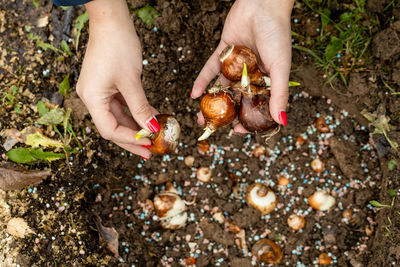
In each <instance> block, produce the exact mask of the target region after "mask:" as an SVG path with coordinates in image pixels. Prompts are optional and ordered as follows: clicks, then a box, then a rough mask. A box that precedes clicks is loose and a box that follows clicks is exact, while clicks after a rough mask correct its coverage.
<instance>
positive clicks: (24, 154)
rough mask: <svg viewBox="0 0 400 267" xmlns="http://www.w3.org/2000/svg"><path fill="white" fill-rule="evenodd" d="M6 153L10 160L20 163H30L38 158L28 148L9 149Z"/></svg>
mask: <svg viewBox="0 0 400 267" xmlns="http://www.w3.org/2000/svg"><path fill="white" fill-rule="evenodd" d="M6 155H7V157H8V158H9V159H10V160H12V161H14V162H18V163H29V162H33V161H36V158H35V157H33V156H32V154H31V153H30V151H29V149H28V148H23V147H18V148H13V149H11V150H10V151H8V152H7V154H6Z"/></svg>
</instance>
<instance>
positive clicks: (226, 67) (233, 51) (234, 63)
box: [219, 44, 259, 81]
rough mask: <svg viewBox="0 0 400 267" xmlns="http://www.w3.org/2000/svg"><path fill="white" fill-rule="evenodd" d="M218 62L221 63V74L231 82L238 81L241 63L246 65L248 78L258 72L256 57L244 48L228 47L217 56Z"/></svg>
mask: <svg viewBox="0 0 400 267" xmlns="http://www.w3.org/2000/svg"><path fill="white" fill-rule="evenodd" d="M219 60H220V61H221V63H222V67H221V70H222V74H223V75H224V76H225V78H227V79H228V80H231V81H240V79H241V78H242V71H243V63H246V66H247V73H248V74H249V76H250V77H251V76H252V74H255V73H257V72H259V68H258V64H257V56H256V54H254V52H253V51H252V50H251V49H250V48H248V47H246V46H241V45H232V44H231V45H228V46H227V47H225V49H224V50H222V52H221V54H220V55H219Z"/></svg>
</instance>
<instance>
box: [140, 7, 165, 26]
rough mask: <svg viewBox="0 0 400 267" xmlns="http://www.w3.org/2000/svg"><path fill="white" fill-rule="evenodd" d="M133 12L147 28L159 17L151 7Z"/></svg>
mask: <svg viewBox="0 0 400 267" xmlns="http://www.w3.org/2000/svg"><path fill="white" fill-rule="evenodd" d="M134 12H135V13H136V14H137V16H138V17H139V18H140V19H141V20H142V21H143V22H144V23H145V24H146V25H147V26H151V25H153V23H154V19H155V18H157V17H159V16H160V15H159V14H158V13H157V10H156V9H155V8H154V7H152V6H144V7H141V8H139V9H138V10H135V11H134Z"/></svg>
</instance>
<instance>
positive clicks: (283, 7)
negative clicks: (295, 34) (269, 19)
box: [263, 0, 295, 20]
mask: <svg viewBox="0 0 400 267" xmlns="http://www.w3.org/2000/svg"><path fill="white" fill-rule="evenodd" d="M294 1H295V0H278V1H277V0H263V2H264V4H265V7H266V8H267V9H268V10H269V11H271V14H275V15H276V16H278V17H281V18H283V19H289V20H290V16H291V14H292V9H293V5H294Z"/></svg>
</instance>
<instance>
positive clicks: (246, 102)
mask: <svg viewBox="0 0 400 267" xmlns="http://www.w3.org/2000/svg"><path fill="white" fill-rule="evenodd" d="M269 99H270V97H269V95H267V94H265V93H263V94H256V95H253V96H252V95H251V94H243V96H242V100H241V105H240V111H239V121H240V123H241V124H242V125H243V127H244V128H245V129H246V130H248V131H250V132H259V133H262V132H266V131H268V130H271V129H274V128H277V127H278V124H277V123H276V122H275V121H274V119H273V118H272V116H271V113H269Z"/></svg>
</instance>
